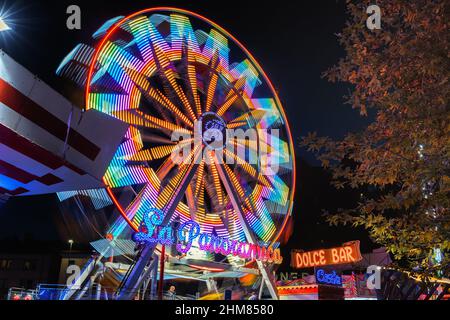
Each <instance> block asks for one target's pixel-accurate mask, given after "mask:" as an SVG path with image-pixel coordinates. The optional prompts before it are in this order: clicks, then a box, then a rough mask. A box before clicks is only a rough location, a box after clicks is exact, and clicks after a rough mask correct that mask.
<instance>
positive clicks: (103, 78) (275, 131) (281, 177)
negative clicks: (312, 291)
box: [79, 8, 295, 264]
mask: <svg viewBox="0 0 450 320" xmlns="http://www.w3.org/2000/svg"><path fill="white" fill-rule="evenodd" d="M95 37H96V38H97V39H98V40H99V44H98V46H97V48H96V49H95V51H92V52H91V54H90V55H86V56H85V57H84V59H85V60H87V61H84V62H85V64H86V65H87V66H88V70H89V71H88V72H87V73H86V74H85V78H87V80H86V81H85V82H84V83H85V100H86V109H87V110H90V109H94V110H97V111H99V112H101V113H104V114H107V115H109V116H111V117H114V118H116V119H119V120H120V121H122V122H124V123H126V124H127V125H129V127H128V130H127V132H126V135H125V137H124V138H123V140H122V142H121V144H120V145H119V147H118V148H117V151H116V153H115V155H114V157H113V159H112V161H111V163H110V164H109V166H108V168H107V170H106V172H105V175H104V178H103V180H104V183H105V185H106V186H107V189H106V190H107V192H108V195H109V197H110V198H111V200H112V202H113V203H114V205H115V206H116V207H117V209H118V210H119V211H120V212H121V215H122V218H123V221H126V222H127V224H128V225H129V226H130V227H131V228H132V229H133V230H135V231H137V230H138V228H139V226H140V225H141V223H142V221H143V216H144V215H145V214H147V213H148V212H149V210H152V209H153V208H156V209H159V210H161V211H162V212H163V213H164V217H165V220H164V223H165V224H168V223H170V222H172V221H174V220H175V219H177V220H179V221H181V222H185V221H188V220H194V221H196V222H197V223H199V225H200V227H201V229H202V231H203V232H208V233H212V234H217V235H218V236H221V237H226V238H228V239H235V240H238V241H250V242H252V243H259V244H263V245H266V246H268V245H273V244H274V243H276V242H277V240H278V238H279V237H280V235H281V234H282V232H283V230H284V227H285V225H286V223H287V220H288V218H289V216H290V215H291V213H292V201H293V194H294V188H295V159H294V151H293V144H292V137H291V134H290V130H289V126H288V123H287V120H286V116H285V113H284V111H283V108H282V106H281V103H280V101H279V99H278V97H277V94H276V92H275V90H274V88H273V86H272V84H271V82H270V80H269V79H268V77H267V76H266V74H265V73H264V71H263V70H262V69H261V67H260V66H259V64H258V63H257V62H256V61H255V59H254V58H253V57H252V55H251V54H250V53H249V52H248V51H247V50H246V49H245V48H244V47H243V46H242V45H241V44H240V43H239V42H238V41H237V40H236V39H235V38H234V37H233V36H231V35H230V34H229V33H228V32H226V31H225V30H223V29H222V28H220V27H219V26H218V25H216V24H214V23H213V22H211V21H209V20H207V19H206V18H204V17H201V16H199V15H197V14H194V13H191V12H187V11H184V10H179V9H173V8H157V9H149V10H144V11H141V12H138V13H136V14H133V15H131V16H128V17H120V18H118V19H114V20H111V21H109V22H107V23H106V24H105V26H104V27H103V28H102V29H100V30H99V31H98V32H97V34H96V35H95ZM79 55H81V56H83V55H82V54H79ZM86 57H89V59H88V58H86ZM79 59H81V60H82V59H83V57H81V58H80V57H79ZM130 191H131V194H132V196H131V197H130V196H128V197H125V196H123V194H124V193H125V192H127V193H128V194H129V193H130ZM117 230H118V229H117ZM120 230H123V229H120ZM113 232H114V231H113ZM116 233H119V231H117V232H116ZM114 236H117V235H114ZM228 260H229V261H228V262H229V263H233V264H234V263H236V261H235V259H234V258H233V257H229V258H228Z"/></svg>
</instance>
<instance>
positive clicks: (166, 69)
mask: <svg viewBox="0 0 450 320" xmlns="http://www.w3.org/2000/svg"><path fill="white" fill-rule="evenodd" d="M149 31H150V35H151V36H150V37H151V39H152V40H153V41H151V42H150V44H151V48H152V51H153V55H154V57H155V62H156V65H157V67H158V70H159V71H160V74H161V76H162V77H163V78H165V79H166V80H167V81H168V83H169V85H170V87H171V89H172V90H173V91H174V92H175V93H176V95H177V97H178V98H179V99H180V101H181V103H182V104H183V106H184V108H185V109H186V110H187V112H188V114H189V116H190V117H191V119H192V120H193V121H195V120H197V117H196V115H195V113H194V111H193V110H192V107H191V105H190V103H189V100H188V99H187V97H186V95H185V93H184V91H183V89H182V88H181V87H180V85H179V84H178V83H177V80H176V73H175V71H174V70H173V68H172V66H171V62H170V59H169V57H168V56H167V53H166V52H165V49H164V47H163V46H160V45H159V43H161V42H162V41H164V40H163V39H162V37H161V35H160V34H159V32H158V31H157V30H156V29H155V27H154V26H153V25H152V24H151V23H150V24H149ZM166 50H167V48H166Z"/></svg>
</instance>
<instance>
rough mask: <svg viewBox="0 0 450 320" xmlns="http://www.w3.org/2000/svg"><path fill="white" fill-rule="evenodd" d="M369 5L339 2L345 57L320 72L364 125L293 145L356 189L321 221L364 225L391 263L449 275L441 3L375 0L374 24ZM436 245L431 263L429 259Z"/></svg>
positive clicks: (448, 142)
mask: <svg viewBox="0 0 450 320" xmlns="http://www.w3.org/2000/svg"><path fill="white" fill-rule="evenodd" d="M371 4H373V1H358V2H357V3H355V2H354V1H353V2H350V1H347V9H348V13H349V20H348V21H347V23H346V26H345V28H344V30H343V31H342V33H341V34H338V38H339V41H340V43H341V45H342V46H343V48H344V49H345V52H346V55H345V57H344V58H342V59H341V60H340V61H339V62H338V64H337V65H336V66H335V67H333V68H331V69H330V70H328V71H327V72H325V74H324V77H326V78H327V79H328V80H329V81H332V82H336V81H341V82H345V83H347V84H349V86H350V88H351V90H350V93H349V96H347V97H346V101H347V103H348V104H350V105H352V106H353V108H356V109H358V110H359V111H360V114H361V116H364V117H369V119H371V121H370V125H368V126H367V128H365V130H363V131H362V132H357V133H349V134H347V135H346V137H345V138H343V139H342V140H339V141H336V140H332V139H330V138H328V137H318V136H317V134H316V133H310V134H309V135H308V136H307V137H304V138H302V142H301V143H302V145H303V146H305V147H307V148H308V149H309V150H310V151H313V152H315V153H316V154H317V158H318V159H319V160H320V161H321V163H322V165H323V166H324V167H325V168H328V169H329V170H330V171H331V172H332V176H333V184H334V185H335V186H336V187H337V188H354V189H356V190H364V191H363V193H364V197H362V198H361V200H360V201H359V203H358V205H357V206H356V207H355V208H347V209H341V210H339V211H338V212H335V213H332V214H330V215H328V216H327V220H328V222H329V223H330V224H332V225H338V224H344V225H345V224H352V225H353V226H355V227H360V226H363V227H365V228H366V229H367V230H368V232H369V234H370V236H371V238H372V239H373V240H374V241H375V242H376V243H379V244H381V245H384V246H386V248H387V249H388V250H389V252H391V253H392V254H393V256H394V257H395V258H396V259H395V260H396V261H397V266H398V267H404V268H405V269H408V270H409V271H411V270H416V271H417V272H420V273H423V274H431V272H432V273H433V274H435V272H434V271H436V270H441V272H442V271H444V273H446V274H447V275H448V266H449V264H448V262H449V255H450V251H449V249H450V237H449V231H450V220H449V193H450V178H449V162H450V157H449V146H450V139H449V131H450V124H449V118H450V113H449V92H450V85H449V78H448V77H449V71H450V65H449V55H450V51H449V33H448V30H449V24H448V19H447V17H448V13H449V6H450V3H449V2H448V1H445V0H434V1H429V0H417V1H403V0H379V1H377V5H378V6H379V7H380V8H381V11H382V19H381V21H382V25H381V30H373V31H371V30H369V29H368V28H367V26H366V20H367V18H368V16H369V15H368V14H367V13H366V8H367V7H368V6H369V5H371ZM368 190H372V192H368ZM437 248H439V249H441V250H442V252H443V253H444V260H443V261H442V262H441V264H438V265H436V264H432V263H430V257H431V255H432V252H433V251H434V250H435V249H437ZM445 269H447V270H445Z"/></svg>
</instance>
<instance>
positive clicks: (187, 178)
mask: <svg viewBox="0 0 450 320" xmlns="http://www.w3.org/2000/svg"><path fill="white" fill-rule="evenodd" d="M201 150H202V147H200V146H198V147H196V148H195V149H194V150H192V152H191V153H190V155H189V156H188V157H187V158H186V159H185V160H184V163H183V164H181V165H179V166H178V167H179V171H178V173H177V174H176V175H175V176H174V177H173V178H172V179H170V181H169V182H168V184H167V185H166V187H165V188H164V189H163V190H162V191H161V193H160V194H159V196H158V199H157V202H156V205H157V207H158V208H159V209H161V210H164V211H165V213H166V214H170V215H172V214H173V212H174V211H175V209H176V207H177V206H178V203H179V202H180V201H181V200H182V198H183V196H184V194H185V192H186V189H187V187H188V185H189V184H190V183H191V181H192V179H193V177H194V175H195V173H196V172H197V168H198V166H199V162H200V161H199V160H200V157H201V154H202V152H201Z"/></svg>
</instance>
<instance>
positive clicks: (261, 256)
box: [133, 209, 283, 264]
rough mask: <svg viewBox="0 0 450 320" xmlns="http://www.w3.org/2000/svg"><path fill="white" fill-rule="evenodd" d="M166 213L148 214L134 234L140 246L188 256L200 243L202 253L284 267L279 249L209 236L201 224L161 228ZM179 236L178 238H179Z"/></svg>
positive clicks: (151, 212) (158, 211) (157, 211)
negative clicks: (173, 250) (170, 249)
mask: <svg viewBox="0 0 450 320" xmlns="http://www.w3.org/2000/svg"><path fill="white" fill-rule="evenodd" d="M163 218H164V214H163V213H162V212H161V211H160V210H158V209H152V210H150V212H149V213H148V214H146V215H144V226H145V228H141V230H140V231H139V232H137V233H135V234H134V235H133V240H134V241H135V242H138V243H146V244H154V245H157V244H161V245H173V244H176V247H177V250H178V251H179V252H180V253H182V254H185V253H187V252H188V251H189V250H190V249H191V248H192V245H193V243H194V241H197V242H198V246H199V248H200V250H203V251H208V252H211V253H217V254H219V253H220V254H222V255H224V256H228V255H230V254H232V255H234V256H238V257H240V258H242V259H245V260H259V261H262V262H268V263H274V264H281V263H282V262H283V258H282V256H281V250H280V249H279V248H277V249H274V248H272V247H267V248H266V247H264V246H258V245H256V244H251V243H247V242H240V241H237V240H230V239H227V238H224V237H219V236H216V235H213V234H209V233H201V232H200V225H199V224H198V223H197V222H195V221H192V220H189V221H187V222H185V223H183V224H181V225H180V227H179V228H172V227H170V226H166V227H161V224H162V221H163ZM175 235H177V237H175ZM177 239H178V240H177Z"/></svg>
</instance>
